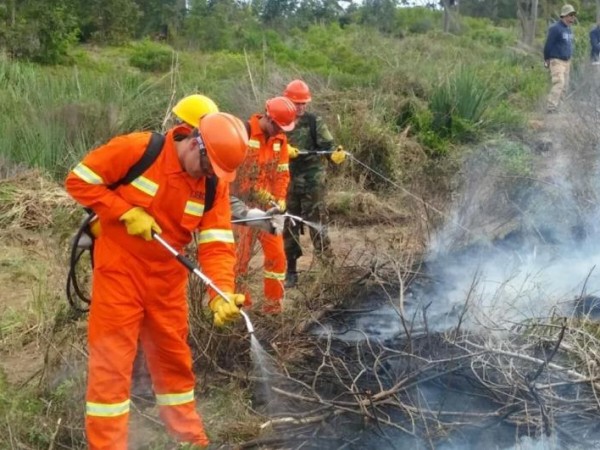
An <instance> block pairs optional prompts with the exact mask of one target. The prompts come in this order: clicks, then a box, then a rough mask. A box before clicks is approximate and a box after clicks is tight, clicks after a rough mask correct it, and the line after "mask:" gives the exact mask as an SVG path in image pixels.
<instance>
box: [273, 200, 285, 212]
mask: <svg viewBox="0 0 600 450" xmlns="http://www.w3.org/2000/svg"><path fill="white" fill-rule="evenodd" d="M276 203H277V209H278V210H279V212H281V213H284V212H285V210H286V209H287V203H286V202H285V199H281V200H277V202H276Z"/></svg>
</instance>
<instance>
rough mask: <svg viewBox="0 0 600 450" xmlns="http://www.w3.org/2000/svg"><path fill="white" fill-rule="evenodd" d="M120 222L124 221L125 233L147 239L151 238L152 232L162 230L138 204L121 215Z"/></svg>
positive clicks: (160, 231)
mask: <svg viewBox="0 0 600 450" xmlns="http://www.w3.org/2000/svg"><path fill="white" fill-rule="evenodd" d="M119 220H120V221H121V222H125V226H126V227H127V233H129V234H130V235H132V236H139V237H141V238H143V239H145V240H147V241H151V240H152V232H153V231H155V232H157V233H162V230H161V229H160V227H159V226H158V224H157V223H156V221H155V220H154V217H152V216H151V215H150V214H148V213H147V212H146V211H144V209H143V208H141V207H139V206H134V207H133V208H131V209H130V210H129V211H127V212H126V213H125V214H123V215H122V216H121V217H119Z"/></svg>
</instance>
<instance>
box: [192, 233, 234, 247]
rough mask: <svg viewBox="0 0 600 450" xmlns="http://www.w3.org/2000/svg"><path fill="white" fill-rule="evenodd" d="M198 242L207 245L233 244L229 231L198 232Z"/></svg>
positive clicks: (231, 234)
mask: <svg viewBox="0 0 600 450" xmlns="http://www.w3.org/2000/svg"><path fill="white" fill-rule="evenodd" d="M198 242H199V243H200V244H208V243H209V242H225V243H227V244H233V242H234V240H233V231H231V230H203V231H201V232H200V237H199V240H198Z"/></svg>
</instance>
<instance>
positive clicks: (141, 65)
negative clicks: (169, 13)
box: [129, 39, 173, 72]
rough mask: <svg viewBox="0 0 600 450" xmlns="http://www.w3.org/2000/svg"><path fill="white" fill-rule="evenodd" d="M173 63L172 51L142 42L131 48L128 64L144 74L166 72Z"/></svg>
mask: <svg viewBox="0 0 600 450" xmlns="http://www.w3.org/2000/svg"><path fill="white" fill-rule="evenodd" d="M172 62H173V49H172V48H171V47H169V46H167V45H163V44H157V43H156V42H152V41H150V40H147V39H146V40H144V41H142V42H140V43H138V44H136V45H135V46H134V47H133V52H132V55H131V57H130V58H129V63H130V64H131V65H132V66H134V67H137V68H138V69H140V70H143V71H146V72H166V71H168V70H169V69H170V68H171V64H172Z"/></svg>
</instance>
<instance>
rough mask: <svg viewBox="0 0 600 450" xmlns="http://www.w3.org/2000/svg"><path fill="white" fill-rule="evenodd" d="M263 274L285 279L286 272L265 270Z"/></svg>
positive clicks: (273, 278) (270, 277)
mask: <svg viewBox="0 0 600 450" xmlns="http://www.w3.org/2000/svg"><path fill="white" fill-rule="evenodd" d="M263 276H264V277H265V278H269V279H271V280H279V281H285V272H268V271H266V270H265V272H264V274H263Z"/></svg>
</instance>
